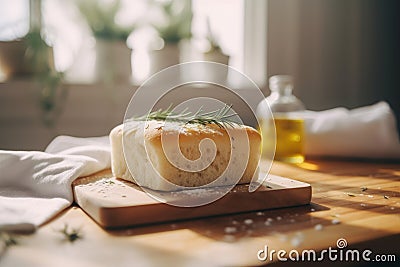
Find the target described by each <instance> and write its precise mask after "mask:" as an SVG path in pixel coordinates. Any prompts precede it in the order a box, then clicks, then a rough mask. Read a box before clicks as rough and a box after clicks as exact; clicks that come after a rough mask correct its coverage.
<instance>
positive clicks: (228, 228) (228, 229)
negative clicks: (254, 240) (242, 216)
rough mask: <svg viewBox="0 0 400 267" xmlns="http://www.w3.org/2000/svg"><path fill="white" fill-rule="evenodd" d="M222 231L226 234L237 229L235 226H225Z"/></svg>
mask: <svg viewBox="0 0 400 267" xmlns="http://www.w3.org/2000/svg"><path fill="white" fill-rule="evenodd" d="M224 232H225V233H226V234H233V233H236V232H237V229H236V227H233V226H227V227H225V229H224Z"/></svg>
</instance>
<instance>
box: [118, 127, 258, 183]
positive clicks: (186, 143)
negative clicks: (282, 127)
mask: <svg viewBox="0 0 400 267" xmlns="http://www.w3.org/2000/svg"><path fill="white" fill-rule="evenodd" d="M166 128H168V129H166ZM163 131H164V133H163ZM243 133H244V134H243ZM174 134H175V136H176V135H178V137H179V141H178V142H179V149H180V151H181V153H182V154H183V155H184V157H185V158H186V159H187V160H190V161H196V160H197V165H196V164H195V165H190V166H188V165H186V166H179V164H180V162H179V160H178V161H176V162H175V163H174V164H171V162H170V161H169V160H168V158H167V156H166V154H165V153H164V150H163V145H162V141H161V140H162V138H165V139H164V140H163V141H165V144H169V143H172V142H173V140H172V137H171V140H169V136H173V135H174ZM229 134H231V135H229ZM229 134H228V132H227V131H226V129H225V128H223V127H219V126H218V125H215V124H206V125H201V124H187V125H185V126H183V127H181V128H179V127H176V128H174V127H172V128H171V127H165V122H164V121H156V120H150V121H131V122H129V123H125V127H124V125H119V126H117V127H116V128H114V129H113V130H112V131H111V133H110V141H111V151H112V157H111V165H112V172H113V174H114V176H115V177H118V178H122V179H124V180H127V181H131V182H134V183H137V184H139V185H140V186H144V187H147V188H150V189H154V190H161V191H169V190H174V189H176V187H174V186H173V185H171V183H172V184H175V185H178V186H184V187H198V186H203V185H207V184H209V183H211V182H213V181H215V180H216V179H217V178H218V177H220V176H222V178H220V179H218V183H216V182H214V183H213V186H214V185H218V186H219V185H232V184H236V183H237V182H238V179H237V178H234V176H235V175H236V174H239V175H240V177H239V178H240V181H239V183H249V182H250V181H251V179H252V178H253V176H255V175H258V163H259V158H260V153H261V148H260V146H261V136H260V134H259V133H258V131H256V130H255V129H254V128H251V127H248V126H241V125H237V126H235V127H233V128H230V130H229ZM162 135H163V137H162ZM244 138H246V139H247V140H245V139H244ZM203 139H211V140H212V141H213V142H214V144H215V146H214V145H211V146H210V143H212V142H209V143H208V146H207V145H205V144H203V148H204V149H203V150H202V151H200V150H199V145H200V143H201V141H202V140H203ZM123 143H124V145H123ZM243 144H246V146H243ZM241 145H242V146H241ZM235 147H240V149H241V151H234V152H233V150H234V149H235ZM215 148H216V150H215ZM164 149H169V148H168V145H164ZM246 149H247V150H248V151H247V152H246V151H245V150H246ZM124 152H125V153H124ZM231 153H232V158H231ZM125 156H126V157H127V158H125ZM213 156H215V158H213ZM200 157H201V160H200V162H199V158H200ZM212 159H213V160H212ZM230 160H232V163H231V165H230V168H231V170H230V172H225V174H224V171H225V169H226V168H227V166H228V163H229V161H230ZM201 161H204V162H201ZM127 162H128V165H129V169H130V171H131V172H130V171H129V169H128V166H127ZM210 162H211V164H209V163H210ZM246 162H247V164H246ZM186 163H187V162H186ZM186 163H182V164H186ZM203 163H204V164H203ZM243 163H244V165H243ZM204 165H206V166H204ZM243 166H244V168H243ZM188 168H189V169H190V168H197V170H196V169H190V170H189V169H188ZM193 170H194V171H193ZM232 173H233V174H235V175H232ZM223 174H224V175H223ZM236 176H237V175H236Z"/></svg>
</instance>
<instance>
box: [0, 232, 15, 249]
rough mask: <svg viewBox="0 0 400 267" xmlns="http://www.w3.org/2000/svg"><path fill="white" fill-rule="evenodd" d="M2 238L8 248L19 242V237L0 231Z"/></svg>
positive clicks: (0, 237)
mask: <svg viewBox="0 0 400 267" xmlns="http://www.w3.org/2000/svg"><path fill="white" fill-rule="evenodd" d="M0 240H1V241H2V242H3V243H4V246H5V247H6V248H8V247H11V246H15V245H17V244H18V241H17V239H15V237H14V236H13V235H11V234H8V233H5V232H4V233H3V232H0Z"/></svg>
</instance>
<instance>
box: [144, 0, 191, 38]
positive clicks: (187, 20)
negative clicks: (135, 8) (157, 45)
mask: <svg viewBox="0 0 400 267" xmlns="http://www.w3.org/2000/svg"><path fill="white" fill-rule="evenodd" d="M152 4H153V5H154V6H155V7H157V8H159V9H160V11H161V14H162V17H163V19H162V20H160V21H158V22H154V23H152V24H153V26H154V28H155V29H156V30H157V32H158V34H159V35H160V37H161V38H162V39H163V40H164V42H165V43H178V42H179V41H180V40H182V39H190V38H191V37H192V30H191V28H192V19H193V13H192V7H191V0H168V1H160V0H158V1H157V0H153V1H152Z"/></svg>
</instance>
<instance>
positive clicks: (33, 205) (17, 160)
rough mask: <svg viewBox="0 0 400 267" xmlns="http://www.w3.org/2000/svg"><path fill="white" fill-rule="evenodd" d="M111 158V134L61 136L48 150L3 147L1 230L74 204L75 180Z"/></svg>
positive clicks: (106, 164) (33, 222) (32, 221)
mask: <svg viewBox="0 0 400 267" xmlns="http://www.w3.org/2000/svg"><path fill="white" fill-rule="evenodd" d="M110 161H111V159H110V144H109V140H108V137H107V136H105V137H92V138H77V137H69V136H59V137H57V138H55V139H54V140H53V141H52V142H51V143H50V144H49V146H48V147H47V148H46V150H45V152H39V151H4V150H0V230H1V227H2V226H3V227H9V225H29V224H31V225H34V226H39V225H41V224H43V223H45V222H46V221H48V220H49V219H51V218H52V217H54V216H55V215H56V214H57V213H59V212H60V211H62V210H63V209H65V208H66V207H68V206H69V205H71V203H72V201H73V193H72V187H71V183H72V181H73V180H75V179H76V178H78V177H81V176H86V175H90V174H92V173H95V172H98V171H100V170H103V169H106V168H109V167H110Z"/></svg>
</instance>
